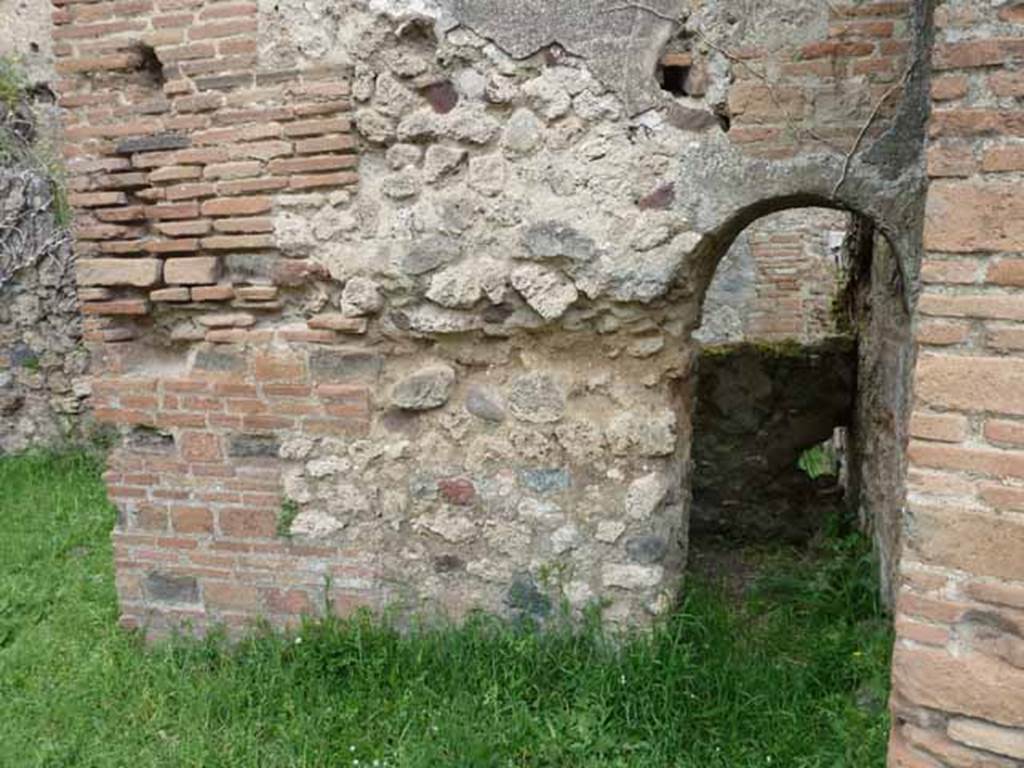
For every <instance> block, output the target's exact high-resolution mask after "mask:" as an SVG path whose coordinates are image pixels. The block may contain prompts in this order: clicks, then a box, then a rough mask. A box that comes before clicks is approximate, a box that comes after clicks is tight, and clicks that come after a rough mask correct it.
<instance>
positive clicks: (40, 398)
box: [0, 0, 88, 455]
mask: <svg viewBox="0 0 1024 768" xmlns="http://www.w3.org/2000/svg"><path fill="white" fill-rule="evenodd" d="M49 16H50V14H49V9H48V8H47V7H46V6H45V5H41V4H39V3H29V2H28V1H27V0H17V1H15V0H4V2H0V26H2V28H3V29H4V30H5V33H6V38H5V39H6V41H7V43H8V45H7V47H5V50H4V51H3V52H2V55H3V56H4V57H5V69H4V71H3V73H0V76H2V77H5V78H7V79H13V78H17V79H18V81H19V82H20V85H21V86H22V88H23V93H22V94H21V95H20V96H18V97H17V98H14V99H12V101H11V102H10V103H6V104H5V103H0V455H2V454H4V453H11V452H14V451H21V450H25V449H27V448H30V447H35V446H50V447H52V446H61V445H63V444H65V443H66V442H67V441H68V440H74V439H77V438H78V437H79V436H80V435H81V433H82V430H83V429H84V421H83V418H82V417H83V411H84V409H85V397H86V396H87V394H88V385H87V382H86V381H85V380H84V374H85V372H86V369H87V366H88V354H87V353H86V351H85V349H84V348H83V347H82V346H81V314H80V312H79V307H78V301H77V299H76V297H75V272H74V265H73V262H72V254H71V236H70V232H69V231H68V227H67V223H66V221H64V220H63V219H64V218H65V217H66V214H65V213H63V212H62V203H61V199H60V183H61V180H60V171H59V168H60V162H59V158H60V155H59V150H58V149H57V148H56V145H57V140H58V138H57V136H58V126H57V117H58V115H57V110H56V107H55V105H54V103H53V101H54V99H53V94H52V92H51V91H50V90H49V83H50V82H51V81H52V78H53V69H52V56H50V55H49V53H48V52H49V50H50V47H51V35H50V23H49V22H50V19H49ZM12 82H13V80H12Z"/></svg>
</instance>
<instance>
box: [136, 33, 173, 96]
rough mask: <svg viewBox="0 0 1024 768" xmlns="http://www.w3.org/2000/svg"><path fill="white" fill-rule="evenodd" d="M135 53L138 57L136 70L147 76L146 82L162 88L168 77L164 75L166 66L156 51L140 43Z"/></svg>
mask: <svg viewBox="0 0 1024 768" xmlns="http://www.w3.org/2000/svg"><path fill="white" fill-rule="evenodd" d="M135 53H136V54H137V55H138V64H137V65H136V67H135V70H136V71H137V72H141V73H142V74H143V75H145V77H146V80H147V81H148V82H149V83H150V84H151V85H152V86H154V87H159V88H162V87H163V85H164V83H166V82H167V77H166V76H165V74H164V65H163V64H162V63H161V61H160V57H159V56H157V54H156V49H154V48H153V46H151V45H148V44H146V43H139V44H138V45H137V46H135Z"/></svg>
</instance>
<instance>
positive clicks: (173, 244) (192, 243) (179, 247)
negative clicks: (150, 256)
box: [144, 238, 199, 254]
mask: <svg viewBox="0 0 1024 768" xmlns="http://www.w3.org/2000/svg"><path fill="white" fill-rule="evenodd" d="M144 250H145V251H146V253H155V254H168V253H195V252H196V251H198V250H199V241H198V240H196V239H195V238H178V239H174V240H150V241H149V242H147V243H146V245H145V246H144Z"/></svg>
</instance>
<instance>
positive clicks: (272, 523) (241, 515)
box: [218, 507, 277, 539]
mask: <svg viewBox="0 0 1024 768" xmlns="http://www.w3.org/2000/svg"><path fill="white" fill-rule="evenodd" d="M218 518H219V521H220V530H221V532H222V533H223V534H224V535H225V536H235V537H237V538H242V539H270V538H273V537H274V536H275V535H276V533H277V515H276V514H275V513H274V512H273V511H270V510H267V509H246V508H244V507H223V508H221V510H220V512H219V513H218Z"/></svg>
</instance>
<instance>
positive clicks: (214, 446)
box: [178, 432, 224, 462]
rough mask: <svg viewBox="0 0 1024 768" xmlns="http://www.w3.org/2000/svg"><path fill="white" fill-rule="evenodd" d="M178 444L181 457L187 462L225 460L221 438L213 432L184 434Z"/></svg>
mask: <svg viewBox="0 0 1024 768" xmlns="http://www.w3.org/2000/svg"><path fill="white" fill-rule="evenodd" d="M178 443H179V447H180V450H181V457H182V458H183V459H185V460H186V461H202V462H208V461H221V460H222V459H223V458H224V452H223V450H222V448H221V444H220V436H219V435H215V434H213V433H212V432H183V433H182V434H181V436H180V437H179V440H178Z"/></svg>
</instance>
